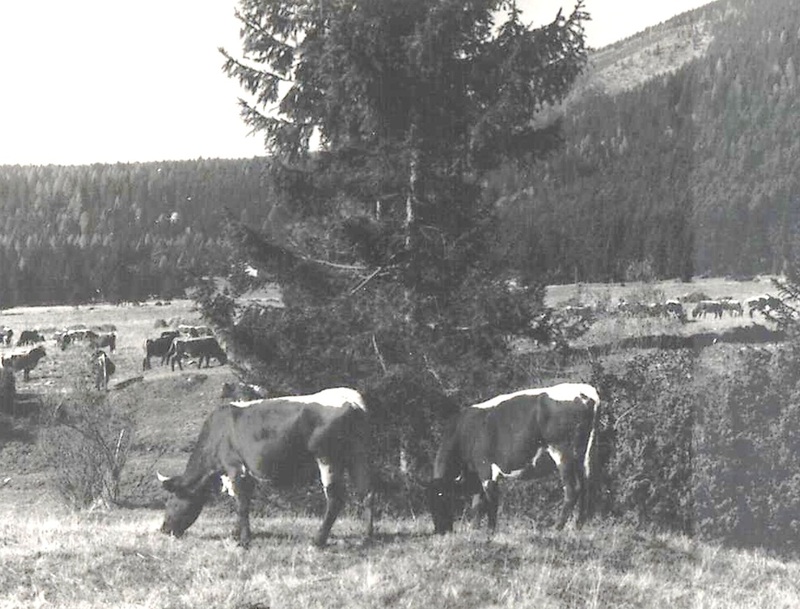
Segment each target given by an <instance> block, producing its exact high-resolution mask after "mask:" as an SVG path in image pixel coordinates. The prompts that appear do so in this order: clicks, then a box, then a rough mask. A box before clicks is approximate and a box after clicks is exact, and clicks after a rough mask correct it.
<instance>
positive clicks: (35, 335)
mask: <svg viewBox="0 0 800 609" xmlns="http://www.w3.org/2000/svg"><path fill="white" fill-rule="evenodd" d="M43 342H44V336H42V335H41V334H39V332H37V331H36V330H23V331H22V332H20V335H19V340H18V341H17V346H18V347H22V346H24V345H35V344H36V343H43Z"/></svg>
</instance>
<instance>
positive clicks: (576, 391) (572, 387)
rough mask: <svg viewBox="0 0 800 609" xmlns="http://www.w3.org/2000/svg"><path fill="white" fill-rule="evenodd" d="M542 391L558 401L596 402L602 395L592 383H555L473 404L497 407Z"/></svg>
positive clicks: (480, 406) (482, 406)
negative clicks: (578, 399)
mask: <svg viewBox="0 0 800 609" xmlns="http://www.w3.org/2000/svg"><path fill="white" fill-rule="evenodd" d="M542 393H546V394H547V395H548V396H549V397H550V399H552V400H555V401H557V402H571V401H573V400H574V399H575V398H579V397H580V398H582V399H583V400H584V401H587V400H592V401H594V403H595V404H597V403H598V402H599V401H600V396H599V395H598V394H597V390H596V389H595V388H594V387H592V386H591V385H587V384H586V383H561V384H560V385H554V386H552V387H540V388H537V389H523V390H522V391H515V392H514V393H507V394H504V395H498V396H495V397H493V398H492V399H490V400H486V401H485V402H481V403H479V404H473V405H472V407H473V408H495V407H496V406H499V405H500V404H502V403H503V402H506V401H508V400H511V399H513V398H516V397H520V396H523V395H530V396H534V395H541V394H542Z"/></svg>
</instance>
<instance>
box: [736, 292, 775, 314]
mask: <svg viewBox="0 0 800 609" xmlns="http://www.w3.org/2000/svg"><path fill="white" fill-rule="evenodd" d="M745 306H746V307H747V311H748V314H749V315H750V317H751V318H752V317H753V315H754V314H755V313H756V311H758V312H759V313H761V314H762V315H766V316H769V314H770V313H772V312H775V311H780V309H781V307H782V306H783V302H782V301H781V300H780V299H779V298H776V297H775V296H772V295H771V294H762V295H761V296H753V297H752V298H748V299H747V300H746V301H745Z"/></svg>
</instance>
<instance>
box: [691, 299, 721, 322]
mask: <svg viewBox="0 0 800 609" xmlns="http://www.w3.org/2000/svg"><path fill="white" fill-rule="evenodd" d="M723 311H724V309H723V306H722V303H721V302H720V301H719V300H701V301H700V302H698V303H697V304H696V305H695V307H694V309H692V318H694V319H697V318H698V317H700V316H702V317H703V318H705V316H706V315H709V314H710V315H713V316H714V319H720V318H721V317H722V313H723Z"/></svg>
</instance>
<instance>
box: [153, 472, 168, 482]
mask: <svg viewBox="0 0 800 609" xmlns="http://www.w3.org/2000/svg"><path fill="white" fill-rule="evenodd" d="M156 478H158V481H159V482H161V483H162V484H163V483H164V482H166V481H167V480H169V479H170V478H169V476H165V475H164V474H162V473H161V472H159V471H158V470H156Z"/></svg>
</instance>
